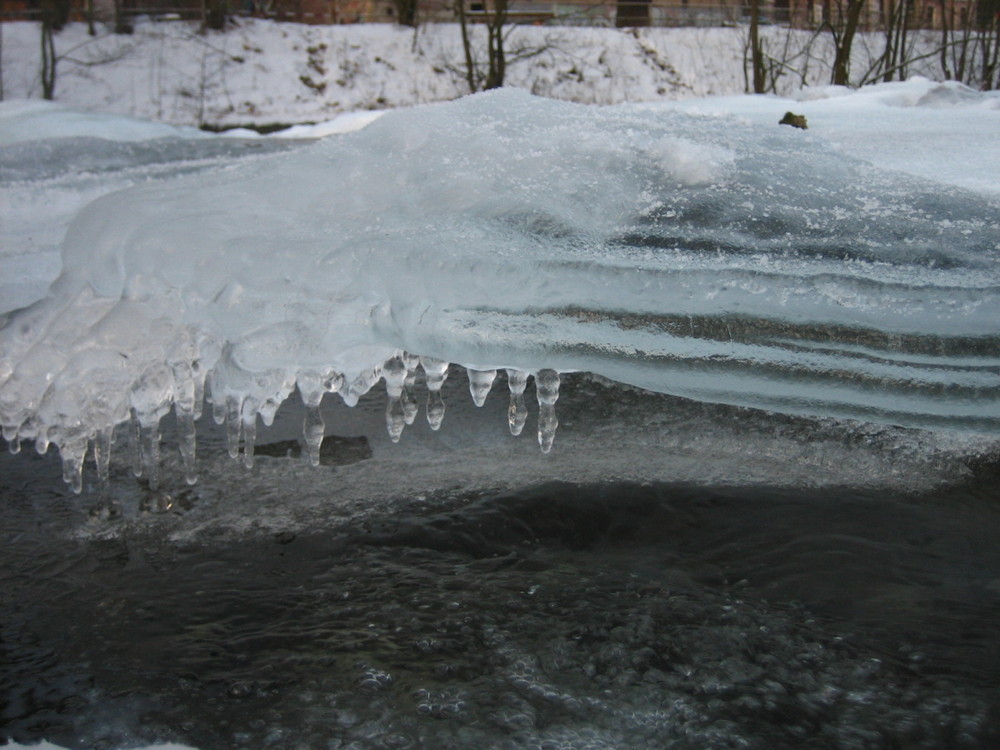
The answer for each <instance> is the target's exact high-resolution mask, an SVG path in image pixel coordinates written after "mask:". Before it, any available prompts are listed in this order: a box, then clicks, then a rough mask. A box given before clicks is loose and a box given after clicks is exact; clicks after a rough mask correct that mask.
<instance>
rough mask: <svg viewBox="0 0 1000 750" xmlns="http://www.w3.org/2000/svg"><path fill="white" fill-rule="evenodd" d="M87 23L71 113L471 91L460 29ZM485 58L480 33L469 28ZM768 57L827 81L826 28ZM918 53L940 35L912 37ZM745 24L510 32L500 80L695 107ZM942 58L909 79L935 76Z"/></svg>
mask: <svg viewBox="0 0 1000 750" xmlns="http://www.w3.org/2000/svg"><path fill="white" fill-rule="evenodd" d="M99 31H100V33H99V34H98V35H97V36H95V37H91V36H89V35H88V33H87V27H86V24H69V25H68V26H67V27H66V28H65V29H64V30H62V31H61V32H59V33H58V34H56V36H55V45H56V51H57V54H58V55H59V57H60V61H59V64H58V67H57V78H56V97H57V98H58V99H59V100H60V101H61V102H63V103H64V104H67V105H69V106H71V107H74V108H77V109H81V110H89V111H95V112H113V113H117V114H123V115H130V116H133V117H142V118H147V119H151V120H156V121H165V122H171V123H175V124H184V125H201V124H202V123H210V124H213V125H231V126H238V125H246V124H250V123H253V124H271V123H276V122H278V123H282V122H283V123H303V122H325V121H327V120H329V119H331V118H332V117H334V116H335V115H337V114H340V113H344V112H354V111H359V110H383V109H389V108H398V107H401V106H410V105H414V104H422V103H428V102H435V101H446V100H451V99H454V98H455V97H457V96H461V95H463V94H467V93H469V88H468V84H467V82H466V80H465V70H464V67H465V61H464V55H463V52H462V47H461V35H460V32H459V28H458V26H456V25H455V24H427V25H423V26H421V27H420V28H419V29H418V30H416V31H414V30H412V29H406V28H400V27H395V26H392V25H388V24H367V25H366V24H358V25H350V26H307V25H300V24H291V23H275V22H270V21H262V20H256V19H240V20H238V21H236V22H235V23H234V24H233V26H232V27H231V28H230V29H229V30H227V31H226V32H224V33H218V32H212V31H208V32H201V31H199V28H198V24H194V23H185V22H177V21H169V22H153V21H146V22H140V23H138V24H137V25H136V28H135V33H134V34H132V35H114V34H111V33H108V31H107V29H104V28H103V27H99ZM2 33H3V47H2V54H3V60H2V63H3V73H4V74H3V88H4V96H5V98H7V99H23V98H29V97H30V98H38V97H40V96H41V76H40V58H39V52H38V50H39V41H38V39H39V31H38V25H37V24H34V23H28V22H15V23H4V25H3V29H2ZM472 33H473V41H474V48H475V51H476V56H477V58H478V60H479V61H482V60H483V59H484V58H485V53H484V51H483V50H484V49H485V45H484V44H483V37H482V34H483V33H484V32H483V28H482V26H480V25H475V26H474V27H473V29H472ZM762 34H763V39H764V44H765V47H766V51H767V52H768V54H769V55H772V56H774V57H776V58H779V59H785V58H787V60H788V62H787V67H783V68H781V69H780V70H781V75H779V76H778V78H777V82H776V91H777V92H778V93H780V94H782V95H790V94H794V93H795V92H796V91H798V90H799V89H800V88H801V87H802V86H805V85H812V86H822V85H823V84H826V83H827V82H829V80H830V64H829V61H830V60H832V59H833V58H832V55H831V54H830V41H829V39H828V36H829V35H827V34H821V35H819V36H818V37H814V35H813V34H812V33H811V32H807V31H796V30H791V31H789V30H785V29H781V28H779V27H776V26H775V27H768V28H766V29H763V30H762ZM882 38H883V35H881V34H870V35H865V34H862V35H859V38H858V41H857V43H856V44H855V54H854V56H853V63H852V71H855V72H856V73H855V75H856V77H858V78H860V77H861V76H862V75H864V72H865V71H866V70H868V69H869V67H870V65H871V63H872V61H873V60H875V59H877V58H878V56H879V55H880V54H881V47H880V45H881V43H882ZM911 42H912V43H913V44H914V45H915V49H917V50H919V49H921V45H924V46H928V45H931V46H930V47H928V48H933V45H936V44H937V42H938V38H937V36H932V37H931V38H928V39H924V37H923V35H922V34H919V33H914V34H913V36H912V38H911ZM745 45H746V29H745V28H649V29H634V30H633V29H608V28H586V27H550V26H518V27H516V28H513V29H511V30H510V33H509V35H508V37H507V43H506V46H507V50H508V65H507V76H506V83H507V85H510V86H515V87H518V88H523V89H525V90H527V91H531V92H532V93H534V94H537V95H540V96H546V97H552V98H556V99H562V100H567V101H576V102H581V103H588V104H616V103H623V102H643V101H664V100H674V99H692V98H701V97H705V96H718V95H737V94H742V93H744V92H745V91H746V90H747V85H746V81H747V77H746V72H745V59H744V57H745V54H744V53H745ZM937 63H938V57H937V56H930V57H928V58H926V59H924V60H922V61H920V62H917V63H915V64H914V66H913V67H912V68H911V69H910V74H912V75H917V74H922V75H926V76H928V77H932V78H933V77H934V76H935V75H936V74H937V70H936V66H937Z"/></svg>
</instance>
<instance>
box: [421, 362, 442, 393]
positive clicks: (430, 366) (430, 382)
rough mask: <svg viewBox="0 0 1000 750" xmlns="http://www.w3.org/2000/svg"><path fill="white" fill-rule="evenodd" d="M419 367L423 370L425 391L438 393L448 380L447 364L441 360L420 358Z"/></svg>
mask: <svg viewBox="0 0 1000 750" xmlns="http://www.w3.org/2000/svg"><path fill="white" fill-rule="evenodd" d="M420 366H421V367H423V368H424V378H425V379H426V381H427V390H430V391H440V390H441V386H442V385H444V381H445V380H447V379H448V363H447V362H445V361H444V360H443V359H434V358H433V357H421V358H420Z"/></svg>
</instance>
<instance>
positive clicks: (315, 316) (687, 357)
mask: <svg viewBox="0 0 1000 750" xmlns="http://www.w3.org/2000/svg"><path fill="white" fill-rule="evenodd" d="M790 131H792V129H790V128H778V127H773V128H769V129H765V128H762V127H759V126H752V125H748V124H746V123H743V122H740V121H738V120H735V119H725V118H718V117H708V116H699V115H688V114H682V113H677V112H666V111H662V110H660V111H657V110H655V109H651V108H643V107H637V106H636V107H633V106H619V107H609V108H593V107H583V106H579V105H572V104H567V103H561V102H555V101H549V100H542V99H537V98H534V97H531V96H529V95H527V94H525V93H523V92H517V91H510V90H503V91H498V92H493V93H489V94H484V95H477V96H473V97H467V98H465V99H462V100H459V101H457V102H453V103H448V104H441V105H433V106H427V107H420V108H415V109H412V110H406V111H399V112H393V113H389V114H387V115H385V116H384V117H382V118H380V119H379V120H377V121H376V122H374V123H372V124H371V125H369V126H368V127H367V128H366V129H364V130H362V131H360V132H357V133H352V134H347V135H344V136H342V137H338V138H335V139H326V140H323V141H320V142H317V143H316V144H315V145H312V146H309V147H307V148H303V149H300V150H298V151H295V152H292V153H283V154H277V155H274V156H271V157H269V158H266V159H259V160H255V161H253V162H252V163H246V164H242V165H238V166H236V167H233V168H231V169H220V170H216V171H212V172H207V173H201V174H193V175H190V176H187V177H183V178H180V179H178V180H174V181H172V182H170V183H169V184H165V185H152V186H149V187H141V188H134V189H131V190H127V191H123V192H120V193H116V194H114V195H110V196H107V197H104V198H101V199H99V200H97V201H95V202H94V203H92V204H91V205H90V206H89V207H88V208H86V209H85V210H84V211H83V212H82V213H81V214H80V215H79V216H78V217H77V219H76V220H75V221H74V223H73V224H72V226H71V227H70V230H69V232H68V235H67V238H66V241H65V243H64V246H63V258H62V260H63V271H62V274H61V275H60V277H59V278H58V280H57V281H56V282H55V283H54V284H53V285H52V287H51V289H50V291H49V294H48V296H47V297H46V298H44V299H42V300H40V301H39V302H37V303H35V304H33V305H31V306H29V307H26V308H23V309H20V310H17V311H14V312H12V313H8V314H7V315H6V316H4V318H5V319H4V321H3V328H2V330H0V423H2V426H3V434H4V437H5V438H6V439H7V440H8V442H9V443H10V445H11V447H12V449H13V450H16V449H17V447H18V446H19V444H20V442H19V441H21V440H33V441H34V443H35V447H36V449H37V450H39V451H44V450H46V449H47V447H48V445H49V444H55V445H57V446H58V447H59V449H60V452H61V455H62V458H63V461H64V467H65V469H64V475H65V478H66V480H67V482H69V483H70V484H71V485H72V486H73V487H74V489H79V488H80V486H81V473H80V472H81V467H82V464H83V461H84V458H85V456H86V455H87V454H88V451H90V452H92V454H93V456H94V458H95V460H96V463H97V466H98V475H99V477H100V481H101V482H102V483H103V482H106V475H107V471H106V466H107V460H108V451H109V450H110V445H111V442H112V441H111V438H112V431H113V430H114V429H115V428H117V427H119V426H120V425H128V426H129V427H128V429H129V433H130V435H132V437H133V443H134V455H135V459H134V468H135V470H136V471H137V473H139V474H141V475H144V476H145V477H146V478H147V479H148V481H149V483H150V484H151V485H153V486H155V485H156V483H157V480H158V476H157V472H158V468H157V467H158V463H159V457H158V451H159V434H158V426H159V423H160V420H161V419H162V417H163V416H164V415H165V414H167V413H168V412H169V411H170V410H171V409H173V410H174V412H175V414H176V417H177V422H178V425H179V435H180V443H181V444H180V450H181V455H182V457H183V465H184V472H185V475H186V478H187V479H188V481H194V479H195V434H194V422H195V420H196V419H197V416H198V414H199V413H200V410H201V408H202V403H203V401H208V402H209V403H210V404H211V410H212V415H213V417H214V418H215V420H216V421H217V422H218V423H219V424H225V425H226V426H227V434H228V442H229V452H230V454H231V455H232V456H233V457H234V458H235V457H241V458H242V460H243V461H244V463H246V464H247V466H252V465H253V461H254V445H255V440H256V432H257V420H258V417H259V418H260V419H261V421H262V422H263V423H264V424H265V425H266V424H268V423H269V422H270V421H271V420H272V419H273V418H274V414H275V412H276V410H277V408H278V407H279V406H280V404H281V403H282V402H283V401H284V400H285V399H287V398H288V397H289V396H290V395H292V394H293V393H294V392H295V391H296V390H297V391H298V392H299V396H300V397H301V399H302V401H303V404H304V405H305V407H306V415H305V417H304V424H303V439H304V442H305V444H306V447H307V453H308V455H309V457H310V460H311V461H312V463H314V464H315V463H317V462H318V460H319V448H320V443H321V442H322V438H323V434H324V430H325V425H324V423H323V417H322V415H321V414H320V411H319V406H320V402H321V400H322V399H323V397H324V395H325V394H327V393H336V394H338V395H339V396H340V397H341V398H343V400H344V402H345V403H347V404H348V405H353V404H355V403H357V401H358V399H359V398H360V397H361V396H362V395H364V394H365V393H366V392H368V391H369V390H370V389H371V388H373V387H374V386H375V385H376V384H377V383H378V382H379V381H382V382H383V383H384V386H385V388H386V392H387V405H386V412H385V420H386V427H387V429H388V430H389V433H390V436H391V437H392V438H393V439H394V440H398V439H399V437H400V435H401V434H402V432H403V430H404V429H405V427H406V426H407V425H409V424H412V423H413V421H414V419H415V418H416V415H417V412H418V410H419V400H418V397H419V396H420V394H419V393H418V392H417V391H418V390H419V389H421V388H426V394H427V396H426V406H425V412H426V418H427V420H428V422H429V424H430V426H431V427H432V428H433V429H437V428H439V427H440V426H441V424H442V420H443V418H444V413H445V405H444V401H443V399H442V396H441V384H442V383H443V381H444V378H445V377H446V376H447V374H448V373H447V371H448V363H456V364H459V365H462V366H464V367H466V368H467V372H468V378H469V389H470V392H471V395H472V398H473V400H474V401H475V403H476V404H481V403H483V401H484V400H485V399H486V398H487V395H488V394H489V393H490V390H491V388H492V386H493V381H494V378H495V377H497V374H498V372H499V371H501V370H502V371H505V374H506V376H507V382H508V387H509V391H510V409H509V411H508V420H509V425H510V431H511V432H512V433H513V434H515V435H517V434H520V433H521V431H522V430H523V428H524V426H525V424H526V422H527V420H528V407H527V406H526V405H525V398H524V395H525V388H526V387H528V383H529V382H530V381H531V380H533V381H534V390H535V394H536V396H535V400H536V401H537V403H538V440H539V443H540V446H541V448H542V450H543V451H549V450H551V449H552V446H553V439H554V435H555V430H556V426H557V425H558V420H557V418H556V412H555V409H556V406H555V405H556V399H557V398H558V395H559V384H560V373H566V372H572V371H587V372H593V373H596V374H598V375H600V376H603V377H606V378H609V379H611V380H614V381H617V382H621V383H626V384H630V385H634V386H639V387H641V388H644V389H648V390H651V391H656V392H661V393H668V394H673V395H677V396H682V397H686V398H691V399H696V400H702V401H710V402H718V403H726V404H734V405H739V406H749V407H757V408H763V409H769V410H773V411H776V412H785V413H793V414H806V415H820V416H830V417H836V418H854V419H862V420H866V421H874V422H884V423H891V424H899V425H904V426H914V427H927V428H946V429H954V430H965V431H975V432H984V433H991V434H997V433H998V432H1000V324H998V321H1000V221H998V218H997V217H998V216H1000V202H998V200H997V199H996V197H990V196H984V195H981V194H978V193H974V192H968V191H963V190H960V189H957V188H952V187H947V186H944V185H941V184H938V183H932V182H929V181H923V180H920V179H918V178H914V177H909V176H905V175H901V174H897V173H892V172H886V171H880V170H877V169H875V168H873V167H872V166H871V165H870V164H867V163H865V162H862V161H855V160H852V159H850V158H848V157H845V156H844V155H843V154H842V153H839V152H837V151H835V150H833V149H832V148H831V147H830V146H828V145H826V144H825V143H824V142H823V141H822V140H820V139H818V138H814V137H812V136H811V135H809V134H807V133H801V132H797V131H796V132H790ZM421 380H422V381H423V384H421V382H420V381H421ZM528 392H529V394H530V390H529V391H528ZM494 398H496V396H494Z"/></svg>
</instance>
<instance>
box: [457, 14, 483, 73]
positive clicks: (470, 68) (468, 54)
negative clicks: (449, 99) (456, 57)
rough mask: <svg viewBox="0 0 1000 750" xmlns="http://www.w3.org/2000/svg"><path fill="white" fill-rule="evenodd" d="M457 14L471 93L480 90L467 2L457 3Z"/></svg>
mask: <svg viewBox="0 0 1000 750" xmlns="http://www.w3.org/2000/svg"><path fill="white" fill-rule="evenodd" d="M455 13H456V15H458V25H459V28H460V29H461V30H462V52H463V53H464V54H465V81H466V83H468V84H469V93H472V92H475V91H478V90H479V85H478V83H477V81H476V78H477V76H476V60H475V58H474V57H473V56H472V41H471V40H470V39H469V22H468V19H467V18H466V16H465V0H456V1H455Z"/></svg>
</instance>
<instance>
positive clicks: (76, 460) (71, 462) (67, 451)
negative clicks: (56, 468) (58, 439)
mask: <svg viewBox="0 0 1000 750" xmlns="http://www.w3.org/2000/svg"><path fill="white" fill-rule="evenodd" d="M87 442H88V441H87V440H86V438H84V439H83V440H74V441H72V442H70V443H64V444H62V445H60V446H59V455H60V456H61V458H62V475H63V481H64V482H66V484H68V485H69V486H70V489H72V490H73V494H75V495H79V494H80V493H81V492H82V491H83V457H84V456H85V455H86V453H87Z"/></svg>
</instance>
